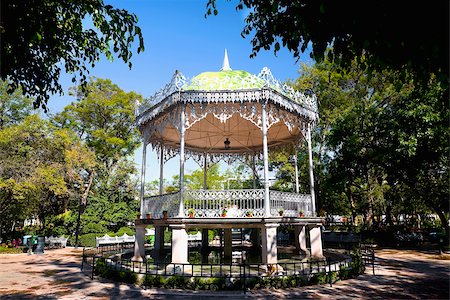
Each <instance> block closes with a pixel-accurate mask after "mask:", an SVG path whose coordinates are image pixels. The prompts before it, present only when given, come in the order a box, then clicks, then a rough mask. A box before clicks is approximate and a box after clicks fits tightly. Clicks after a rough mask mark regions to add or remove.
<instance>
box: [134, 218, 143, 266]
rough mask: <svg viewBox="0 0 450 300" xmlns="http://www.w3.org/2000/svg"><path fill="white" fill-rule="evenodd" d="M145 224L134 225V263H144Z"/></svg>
mask: <svg viewBox="0 0 450 300" xmlns="http://www.w3.org/2000/svg"><path fill="white" fill-rule="evenodd" d="M145 227H146V225H145V224H139V225H136V238H135V241H134V256H133V258H132V260H134V261H144V259H145V246H144V243H145Z"/></svg>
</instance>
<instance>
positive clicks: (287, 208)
mask: <svg viewBox="0 0 450 300" xmlns="http://www.w3.org/2000/svg"><path fill="white" fill-rule="evenodd" d="M269 198H270V210H271V211H270V213H271V214H272V215H274V216H275V215H278V213H279V211H280V210H283V211H284V212H283V216H286V217H298V216H299V212H300V211H302V212H303V213H304V215H305V216H313V211H312V202H311V201H312V200H311V195H308V194H296V193H288V192H279V191H270V196H269Z"/></svg>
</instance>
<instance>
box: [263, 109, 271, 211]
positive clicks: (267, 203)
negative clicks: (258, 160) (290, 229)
mask: <svg viewBox="0 0 450 300" xmlns="http://www.w3.org/2000/svg"><path fill="white" fill-rule="evenodd" d="M266 102H267V101H266V100H264V102H263V103H261V108H262V112H261V113H262V138H263V156H264V215H265V216H266V217H270V215H271V213H270V198H269V197H270V196H269V150H268V145H267V113H266Z"/></svg>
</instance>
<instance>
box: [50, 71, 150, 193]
mask: <svg viewBox="0 0 450 300" xmlns="http://www.w3.org/2000/svg"><path fill="white" fill-rule="evenodd" d="M71 91H72V93H73V95H75V96H76V97H77V102H73V103H72V104H70V105H68V106H66V107H65V108H64V110H63V111H62V112H61V113H59V114H57V115H55V116H54V117H53V122H54V123H55V124H56V125H57V126H59V127H61V128H68V129H71V130H73V131H74V132H75V133H76V134H77V135H78V136H79V137H80V138H81V139H82V140H83V141H85V143H86V145H87V146H88V147H89V148H90V149H91V150H92V151H93V152H95V155H96V157H97V162H98V166H97V172H96V173H97V174H98V176H99V180H100V184H101V185H103V186H105V187H106V186H107V185H108V182H109V179H110V178H109V177H110V174H111V172H113V170H114V169H115V167H116V165H117V164H118V163H119V162H120V161H121V159H122V158H125V157H127V156H129V155H131V154H133V153H134V151H135V150H136V148H137V147H138V146H139V144H140V139H139V135H138V132H137V130H136V127H135V126H134V119H135V116H134V105H135V102H136V101H138V100H139V99H141V98H142V97H141V96H140V95H139V94H136V93H134V92H129V93H126V92H124V91H123V90H122V89H120V88H119V87H118V86H117V85H115V84H113V83H112V82H111V80H109V79H100V78H97V79H92V80H91V81H89V82H88V83H87V85H86V87H85V88H82V87H80V86H78V87H76V88H73V89H72V90H71Z"/></svg>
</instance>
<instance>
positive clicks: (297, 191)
mask: <svg viewBox="0 0 450 300" xmlns="http://www.w3.org/2000/svg"><path fill="white" fill-rule="evenodd" d="M297 152H298V151H297V148H295V154H294V165H295V166H294V167H295V192H296V193H297V194H298V193H299V192H300V185H299V184H298V161H297Z"/></svg>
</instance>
